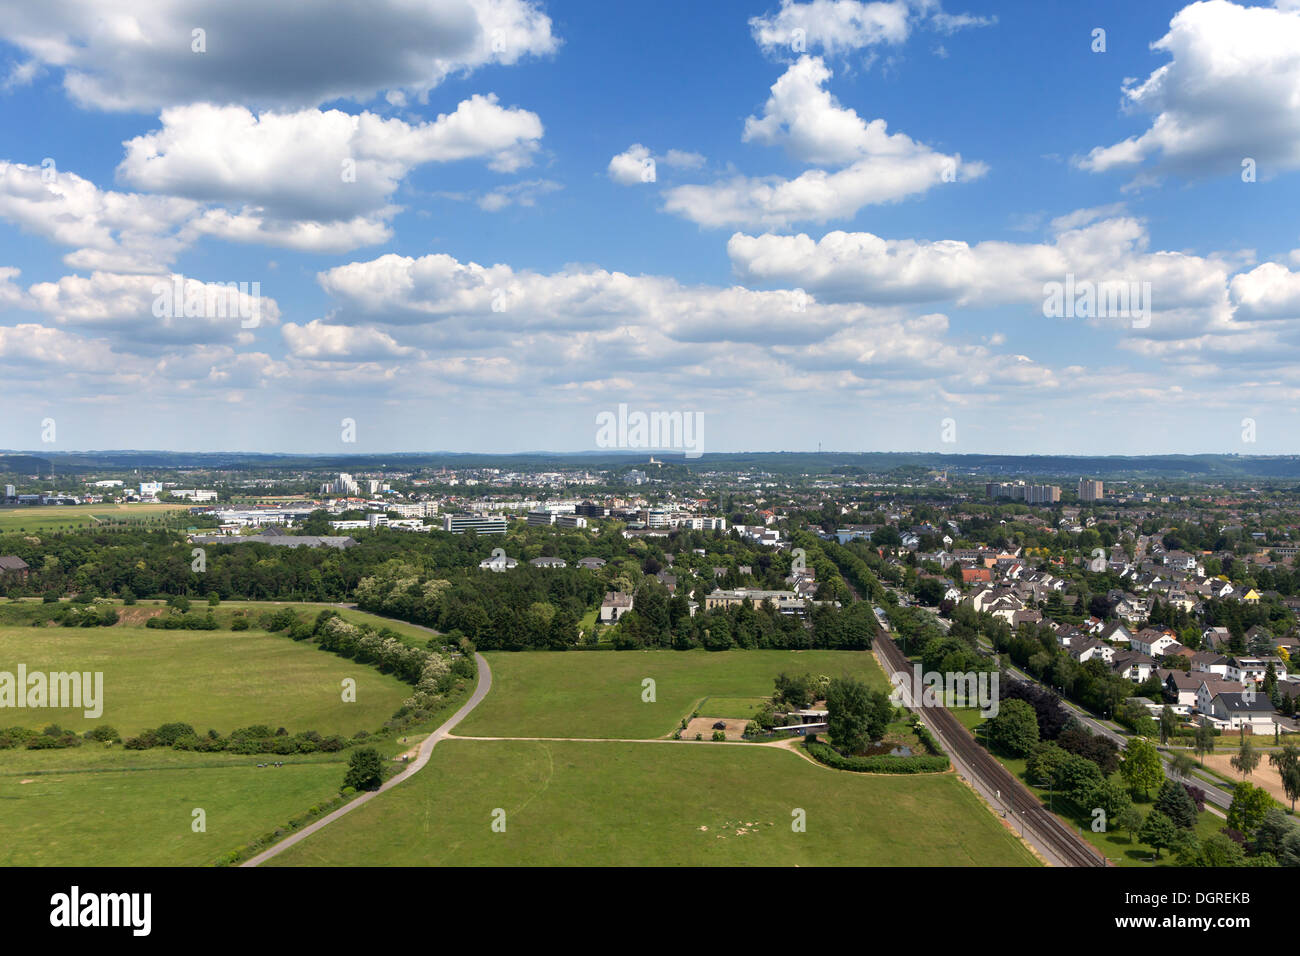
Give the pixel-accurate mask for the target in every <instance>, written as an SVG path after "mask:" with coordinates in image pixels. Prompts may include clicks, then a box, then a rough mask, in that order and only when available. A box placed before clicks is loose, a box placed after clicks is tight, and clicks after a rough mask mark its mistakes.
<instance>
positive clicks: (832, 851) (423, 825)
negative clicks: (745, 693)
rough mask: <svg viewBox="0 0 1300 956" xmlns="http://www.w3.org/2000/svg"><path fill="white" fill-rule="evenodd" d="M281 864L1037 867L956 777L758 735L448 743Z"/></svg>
mask: <svg viewBox="0 0 1300 956" xmlns="http://www.w3.org/2000/svg"><path fill="white" fill-rule="evenodd" d="M555 656H567V657H577V656H579V655H555ZM588 656H592V657H596V656H599V657H602V658H604V657H609V656H611V655H608V654H591V655H588ZM718 656H724V657H725V656H728V655H718ZM496 693H497V690H496V688H495V687H494V689H493V691H492V695H495V694H496ZM492 695H489V699H490V698H491V696H492ZM480 706H481V705H480ZM498 808H500V809H502V810H504V811H505V824H506V827H505V832H504V833H499V832H493V830H492V826H491V824H492V820H493V812H494V810H496V809H498ZM795 810H803V811H804V813H805V814H806V832H803V833H796V832H793V830H792V826H791V824H792V821H793V819H794V818H793V816H792V813H793V812H794V811H795ZM270 864H271V865H305V866H318V865H319V866H378V865H410V866H467V865H489V866H492V865H500V866H534V865H542V866H593V865H594V866H629V865H649V866H707V865H713V866H735V865H765V866H838V865H846V866H847V865H860V866H960V865H980V866H1028V865H1035V860H1034V859H1033V857H1032V856H1031V854H1030V853H1029V852H1028V851H1027V850H1026V849H1025V848H1024V847H1023V846H1022V845H1021V844H1020V843H1019V842H1018V841H1017V840H1016V839H1015V838H1014V837H1013V836H1012V835H1011V834H1010V833H1009V832H1008V831H1007V830H1006V829H1005V828H1004V827H1003V826H1002V824H1001V822H1000V821H998V820H996V819H995V818H994V817H993V815H992V814H990V813H989V812H988V811H987V810H986V809H985V808H984V807H983V806H982V805H981V804H980V803H979V801H978V799H977V798H976V797H975V796H974V794H972V793H971V792H970V790H968V789H967V788H966V787H965V786H964V785H962V784H961V783H960V782H959V781H958V780H957V779H956V777H955V776H954V775H952V774H942V775H932V776H924V775H923V776H916V777H911V776H909V777H892V776H883V775H881V776H877V775H865V774H854V773H846V772H843V771H835V770H831V769H829V768H826V767H821V766H819V765H816V764H813V763H810V762H808V761H807V760H804V759H803V758H802V757H800V756H798V755H797V754H794V753H791V752H789V751H787V750H783V749H778V748H773V747H754V746H748V745H734V746H733V745H712V744H695V743H681V742H665V743H650V742H642V743H636V742H624V741H609V742H569V741H478V740H455V739H451V740H445V741H443V742H442V743H440V744H439V745H438V747H437V749H436V750H434V753H433V757H432V759H431V761H430V762H429V764H428V766H426V767H425V768H424V770H422V771H421V772H420V773H419V774H417V775H416V776H415V777H413V778H412V779H411V780H410V781H408V782H407V783H404V784H402V785H401V786H399V787H396V788H394V789H393V790H391V791H389V792H387V793H385V794H383V795H382V796H380V797H378V798H377V799H375V800H373V801H371V802H370V803H368V804H366V805H364V806H362V807H359V808H358V809H357V810H355V811H353V812H352V813H350V814H348V815H347V816H345V817H343V818H342V819H340V820H339V821H337V822H335V823H333V824H331V825H329V826H327V827H326V828H324V829H323V830H321V831H320V832H318V833H316V834H313V835H312V836H311V837H309V838H308V839H306V840H304V841H302V842H301V843H298V844H296V845H295V846H293V847H290V848H289V849H288V850H286V851H285V852H284V853H282V854H281V855H279V856H277V857H274V858H273V859H272V860H271V861H270Z"/></svg>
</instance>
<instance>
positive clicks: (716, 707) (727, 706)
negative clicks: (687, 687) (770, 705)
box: [699, 697, 770, 720]
mask: <svg viewBox="0 0 1300 956" xmlns="http://www.w3.org/2000/svg"><path fill="white" fill-rule="evenodd" d="M769 699H770V698H768V697H709V698H707V699H706V700H705V701H704V703H702V704H700V707H699V710H700V715H701V716H702V717H729V718H735V719H737V720H743V719H744V718H746V717H753V716H754V711H756V710H758V707H759V705H760V704H762V703H763V701H765V700H769Z"/></svg>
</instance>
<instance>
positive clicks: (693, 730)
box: [682, 717, 749, 740]
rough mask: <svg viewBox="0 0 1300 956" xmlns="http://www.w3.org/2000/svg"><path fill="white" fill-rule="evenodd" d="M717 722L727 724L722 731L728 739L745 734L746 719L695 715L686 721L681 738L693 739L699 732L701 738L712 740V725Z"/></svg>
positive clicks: (738, 738)
mask: <svg viewBox="0 0 1300 956" xmlns="http://www.w3.org/2000/svg"><path fill="white" fill-rule="evenodd" d="M719 722H721V723H724V724H726V725H727V729H726V730H724V731H723V733H724V734H726V736H727V739H728V740H740V739H741V738H742V737H744V736H745V728H746V727H748V726H749V721H748V720H737V719H735V718H734V717H696V718H695V719H694V720H691V721H688V722H687V724H686V729H685V730H683V731H682V739H683V740H694V739H695V735H696V734H699V735H700V737H701V738H702V739H703V740H712V739H713V725H714V724H716V723H719Z"/></svg>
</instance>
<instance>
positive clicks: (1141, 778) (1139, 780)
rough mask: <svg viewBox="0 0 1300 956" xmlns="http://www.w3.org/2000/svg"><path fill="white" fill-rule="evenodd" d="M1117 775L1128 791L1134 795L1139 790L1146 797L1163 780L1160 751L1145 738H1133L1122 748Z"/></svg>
mask: <svg viewBox="0 0 1300 956" xmlns="http://www.w3.org/2000/svg"><path fill="white" fill-rule="evenodd" d="M1119 774H1120V776H1121V777H1123V778H1124V782H1125V783H1126V784H1128V788H1129V789H1130V790H1132V791H1133V792H1134V793H1137V792H1138V791H1139V790H1141V791H1142V795H1143V796H1146V795H1147V794H1148V793H1150V792H1151V791H1152V790H1153V789H1155V788H1156V787H1158V786H1160V782H1161V781H1162V780H1164V778H1165V769H1164V764H1163V763H1161V761H1160V751H1158V750H1156V745H1155V744H1153V743H1152V742H1151V741H1149V740H1147V739H1146V738H1145V737H1134V738H1133V739H1132V740H1130V741H1129V742H1128V746H1126V747H1125V748H1124V762H1123V763H1121V764H1120V765H1119ZM1162 816H1163V814H1162ZM1166 819H1168V818H1167V817H1166Z"/></svg>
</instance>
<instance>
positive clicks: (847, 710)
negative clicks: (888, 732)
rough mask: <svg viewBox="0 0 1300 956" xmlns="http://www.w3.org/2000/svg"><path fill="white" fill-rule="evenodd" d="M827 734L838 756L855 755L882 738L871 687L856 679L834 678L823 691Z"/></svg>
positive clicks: (882, 728)
mask: <svg viewBox="0 0 1300 956" xmlns="http://www.w3.org/2000/svg"><path fill="white" fill-rule="evenodd" d="M826 711H827V715H826V732H827V733H829V734H830V736H831V740H832V741H834V743H835V746H836V747H837V748H838V749H839V751H840V752H841V753H846V754H855V753H861V752H862V751H863V750H866V749H867V746H868V744H870V743H871V742H872V741H873V740H879V739H880V738H881V737H883V736H884V731H885V726H887V724H886V725H882V724H881V722H880V720H879V719H878V717H877V715H876V702H875V701H873V700H872V694H871V690H870V688H868V687H867V685H866V684H865V683H864V682H862V681H860V680H858V679H857V678H855V677H836V678H835V679H834V680H832V681H831V684H830V688H829V689H828V690H827V691H826Z"/></svg>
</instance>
